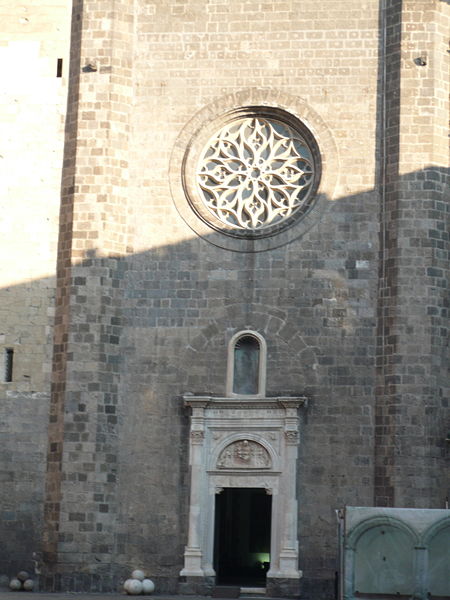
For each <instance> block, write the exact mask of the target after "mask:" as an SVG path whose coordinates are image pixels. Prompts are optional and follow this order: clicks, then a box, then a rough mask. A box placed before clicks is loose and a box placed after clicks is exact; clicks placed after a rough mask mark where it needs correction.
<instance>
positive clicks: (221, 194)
mask: <svg viewBox="0 0 450 600" xmlns="http://www.w3.org/2000/svg"><path fill="white" fill-rule="evenodd" d="M314 178H315V167H314V159H313V155H312V152H311V149H310V147H309V145H308V143H307V142H306V141H305V139H304V137H303V136H302V135H301V134H300V133H299V131H297V130H296V129H294V127H292V126H291V125H290V124H287V123H284V122H282V121H279V120H277V119H274V118H267V117H263V116H252V117H245V118H240V119H236V120H234V121H232V122H230V123H228V124H227V125H225V126H224V127H222V128H221V129H220V130H219V131H217V133H216V134H215V135H214V136H213V137H212V138H210V140H209V142H208V144H207V145H206V147H205V148H204V150H203V152H202V154H201V156H200V160H199V162H198V168H197V187H198V192H199V195H200V198H201V200H202V202H203V205H204V206H205V207H206V208H207V210H208V211H209V212H210V213H211V214H212V215H214V217H216V218H217V219H219V221H221V222H222V223H224V224H226V225H227V226H228V227H231V228H233V229H238V230H239V229H240V230H250V231H252V230H253V231H256V230H262V229H265V228H268V227H272V226H273V225H276V224H278V223H281V222H282V221H285V220H286V219H289V218H290V217H291V216H292V215H294V214H295V213H296V212H299V211H301V210H304V209H305V208H306V207H307V206H308V199H309V196H310V195H311V193H312V189H313V183H314Z"/></svg>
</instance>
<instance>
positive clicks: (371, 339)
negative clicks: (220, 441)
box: [0, 168, 449, 591]
mask: <svg viewBox="0 0 450 600" xmlns="http://www.w3.org/2000/svg"><path fill="white" fill-rule="evenodd" d="M448 177H449V171H448V169H438V168H430V169H426V170H424V171H421V172H415V173H410V174H408V175H406V176H404V177H403V178H401V180H400V187H401V189H402V190H403V192H404V196H405V198H406V199H405V200H403V199H401V200H400V201H399V204H398V206H397V208H396V210H398V211H400V212H399V213H397V214H396V213H395V211H392V213H391V214H390V215H387V218H388V221H389V220H390V222H391V224H392V223H394V222H395V219H396V218H397V216H400V215H401V214H404V217H405V219H406V218H407V221H408V223H406V222H405V221H403V222H402V227H404V231H405V236H404V237H402V233H401V232H399V231H398V228H397V227H395V228H393V229H392V230H391V231H390V232H389V238H388V239H387V238H386V240H385V243H386V247H389V248H390V249H392V248H393V247H395V248H397V251H398V256H399V257H400V258H402V259H403V258H404V259H405V260H406V261H407V262H408V263H409V264H410V265H411V266H412V271H410V273H411V275H410V278H409V279H408V281H407V282H405V281H404V280H403V279H402V277H403V274H402V272H401V271H400V270H399V263H398V262H396V261H395V260H394V258H393V256H394V255H393V254H391V258H389V263H388V264H384V267H383V268H384V269H387V271H388V273H387V275H386V277H390V278H391V281H390V283H391V284H393V282H397V283H398V285H399V286H403V289H404V292H403V296H401V303H402V304H401V305H398V306H397V308H396V309H395V310H394V311H393V312H392V313H391V317H392V319H394V321H395V318H396V315H399V316H400V317H402V315H403V311H404V310H405V309H408V312H409V316H408V318H407V324H406V327H407V328H408V335H411V336H413V337H414V336H416V333H417V335H419V336H421V339H423V341H424V344H423V345H422V349H421V352H422V353H423V357H422V358H423V360H422V367H421V368H422V371H421V372H420V373H416V374H415V377H416V379H415V380H414V381H415V382H416V383H415V385H416V391H415V392H414V393H415V395H416V396H417V400H418V403H419V400H420V406H422V407H423V410H424V411H425V412H424V414H422V416H423V422H422V426H423V427H425V428H426V431H424V432H422V435H421V440H422V441H420V444H422V445H423V447H424V448H425V450H424V452H425V453H426V455H430V454H431V455H432V456H433V457H434V458H433V465H432V467H430V472H429V475H428V476H429V479H430V486H431V487H430V489H432V490H433V492H432V494H433V500H432V502H433V504H434V505H437V504H438V498H443V497H445V494H446V490H445V489H444V483H443V482H444V478H443V477H441V478H439V476H438V472H439V469H440V468H441V467H440V459H441V458H442V457H443V455H444V452H445V450H444V445H443V440H444V439H445V433H446V431H444V428H445V422H444V419H443V418H442V417H443V414H444V410H445V403H444V399H442V398H439V396H438V389H439V386H440V385H442V383H443V378H444V377H445V375H444V370H445V365H446V364H447V362H446V360H445V354H446V352H447V351H448V350H447V348H446V346H445V344H444V339H445V338H444V333H445V332H444V328H445V326H446V322H445V314H446V313H445V311H446V310H447V304H446V302H447V299H446V287H445V282H446V272H445V269H446V268H447V263H446V262H445V257H444V254H445V252H446V249H448V237H447V229H446V226H445V223H446V220H445V219H446V217H445V209H446V206H445V205H444V202H443V200H442V193H443V190H444V187H445V185H446V184H448ZM407 194H411V197H413V198H414V200H409V199H408V195H407ZM402 211H403V212H402ZM378 213H379V205H378V197H377V194H376V193H375V191H372V192H369V193H365V194H358V195H355V196H348V197H343V198H340V199H339V200H337V201H335V202H334V203H333V204H332V206H331V207H330V210H329V211H328V213H326V214H325V215H324V217H323V219H322V221H321V222H320V223H319V224H318V225H317V226H316V227H315V228H313V229H311V230H310V231H309V232H308V233H307V234H305V235H304V236H303V238H301V239H298V240H296V241H294V242H292V243H291V244H288V245H286V246H283V247H281V248H277V249H275V250H271V251H270V252H262V253H256V254H248V253H235V252H226V251H223V250H222V249H219V248H217V247H215V246H212V245H211V244H209V243H208V242H207V241H206V240H204V239H200V238H192V239H190V240H186V241H184V242H182V243H179V244H174V245H167V246H162V247H159V248H155V249H150V250H148V251H146V252H143V253H140V254H133V255H129V256H126V257H97V256H96V254H95V252H92V253H91V254H90V255H89V257H87V258H86V259H85V260H83V261H82V262H81V263H80V264H77V265H74V266H73V267H72V269H71V273H70V277H68V278H67V286H68V287H67V295H68V302H69V304H68V312H67V315H69V316H70V320H69V321H68V322H67V323H65V324H64V326H65V327H66V334H67V343H68V352H67V354H66V356H65V359H66V361H67V364H66V371H65V375H64V377H65V381H64V382H63V383H64V386H65V389H64V394H63V404H59V405H57V406H55V404H54V403H53V404H52V402H51V401H50V396H49V389H48V387H46V388H45V389H43V390H38V391H33V383H32V382H31V384H30V387H29V388H28V389H27V390H26V391H16V390H20V384H21V378H22V377H23V376H24V373H23V372H21V370H20V369H19V365H20V364H21V362H20V355H21V352H22V350H25V347H26V348H27V352H28V353H32V348H33V347H34V348H38V347H39V346H40V345H41V344H42V341H41V340H42V337H41V336H42V328H41V327H40V328H39V330H38V331H36V332H35V333H33V334H32V336H31V338H30V341H29V342H27V343H28V346H26V343H25V342H24V343H22V344H17V345H16V346H15V347H14V350H15V356H16V360H17V363H15V364H16V366H15V368H14V374H13V381H12V382H11V383H9V384H6V383H5V384H2V386H1V387H2V402H1V407H0V423H1V427H2V430H3V436H2V437H3V439H2V446H3V451H2V457H1V466H0V473H1V474H2V477H3V482H2V487H1V492H0V499H1V511H2V512H1V515H2V520H1V531H0V537H1V539H2V545H1V550H0V573H7V574H8V575H11V574H14V573H15V571H17V570H20V569H22V568H25V569H29V570H30V571H33V569H34V566H35V564H34V562H33V553H37V554H36V556H35V558H36V557H37V558H38V559H39V560H40V557H41V556H42V551H43V545H42V540H43V539H44V537H45V536H46V535H47V533H44V530H43V522H45V520H44V517H43V515H44V502H45V491H44V487H43V485H42V475H43V473H44V464H45V459H44V457H45V455H46V453H47V449H48V453H49V454H48V465H50V466H47V470H50V472H51V470H52V468H53V467H52V466H51V465H52V464H53V465H54V468H55V469H57V470H59V469H62V474H63V479H62V480H61V481H60V482H59V483H58V484H57V485H59V486H60V487H59V488H58V489H57V496H56V497H59V499H60V503H59V504H58V506H56V507H53V508H54V510H55V511H56V512H55V513H53V515H52V517H51V518H52V519H55V521H57V522H59V523H60V525H59V538H58V546H57V547H55V552H56V553H57V554H55V555H54V556H53V558H54V559H55V560H56V559H57V560H59V561H60V562H61V561H62V562H63V563H65V566H64V568H66V567H67V570H68V571H69V570H70V569H72V570H75V569H76V568H79V567H75V566H72V567H71V566H70V565H79V564H80V563H83V561H84V564H85V566H84V567H83V568H85V569H86V571H88V572H91V573H96V574H97V575H100V576H104V577H111V578H112V579H115V580H117V579H118V578H119V577H120V576H124V575H127V574H128V571H129V567H130V561H133V560H134V561H136V560H140V561H142V562H145V563H147V562H148V564H149V565H150V567H151V568H153V569H154V572H152V573H151V574H152V576H153V577H154V578H155V579H156V580H157V581H159V582H160V588H159V589H160V590H161V591H163V590H164V589H166V590H172V591H173V589H174V588H173V585H174V583H173V582H174V581H176V580H177V577H178V573H179V570H180V569H181V568H182V555H183V550H184V544H185V542H186V538H187V533H186V526H187V508H188V507H187V498H188V490H187V486H188V463H187V448H188V440H187V435H188V433H187V432H188V417H187V415H186V413H185V412H184V409H183V408H182V402H181V400H180V396H181V395H182V394H183V393H185V392H186V391H190V392H193V393H200V394H211V395H219V396H220V395H224V393H225V382H226V348H227V342H228V340H229V339H230V338H231V336H232V335H233V334H234V333H236V332H237V331H239V330H241V329H252V330H255V331H257V332H259V333H260V334H261V335H262V336H264V338H265V339H266V341H267V347H268V358H267V360H268V362H267V373H268V377H267V394H268V395H289V394H298V393H306V394H307V395H308V396H309V397H310V399H311V402H310V409H309V412H308V414H307V417H306V418H305V423H304V431H303V433H302V435H303V437H302V443H301V448H300V453H301V463H300V464H299V469H300V471H301V477H299V480H300V482H301V483H300V488H299V497H300V499H301V502H300V507H301V508H300V512H301V515H300V526H301V536H300V540H301V541H300V544H301V556H302V560H303V561H304V564H302V565H301V568H302V569H303V571H304V577H305V580H308V578H310V579H311V580H313V579H314V580H330V581H331V579H332V574H333V573H334V570H335V561H336V556H335V550H334V545H333V544H334V542H333V540H334V537H335V536H334V524H333V518H334V517H333V511H334V509H336V508H339V507H341V506H343V505H346V504H355V503H356V502H355V499H356V500H357V501H358V503H360V504H363V505H371V504H372V503H373V493H374V480H373V469H374V464H373V448H374V443H375V440H374V420H373V418H374V411H375V396H376V393H375V386H376V356H377V353H379V346H378V348H377V319H376V315H377V287H378V286H379V278H378V272H379V270H380V269H381V268H382V267H381V265H382V264H383V256H379V254H378V237H377V236H378V231H377V226H376V223H377V219H378ZM175 218H176V217H175ZM409 224H410V225H411V227H409ZM394 231H396V232H397V236H396V235H394ZM54 286H55V282H54V280H51V279H48V280H45V281H36V282H32V283H27V284H26V285H24V286H20V285H19V286H15V287H14V288H7V289H3V290H1V293H2V296H3V297H6V298H8V297H9V295H10V294H12V293H14V297H15V305H16V309H17V307H20V310H22V311H23V325H22V327H23V328H22V330H21V331H20V332H17V334H18V336H19V337H20V336H22V335H23V336H25V333H26V332H30V330H31V329H32V326H31V325H30V323H31V321H30V314H31V313H30V311H31V305H32V302H33V301H34V299H36V298H38V297H39V298H40V299H41V300H40V301H41V309H42V311H43V312H46V310H47V306H44V305H43V304H42V295H41V291H42V289H44V290H52V289H53V288H54ZM405 298H409V300H405ZM425 299H426V300H425ZM392 302H393V303H394V305H395V302H396V300H395V298H392ZM405 302H406V304H404V303H405ZM396 311H398V312H396ZM402 318H403V317H402ZM5 322H7V318H6V319H5ZM405 323H406V322H405ZM59 325H61V324H59ZM378 325H379V323H378ZM381 335H382V334H381ZM440 336H441V337H440ZM431 338H432V339H433V340H434V341H433V344H434V347H432V346H431V345H430V344H431V342H430V340H431ZM21 339H26V337H23V338H21ZM46 343H47V344H50V342H49V341H47V342H46ZM389 343H391V342H389ZM440 344H441V345H440ZM60 351H61V350H60V348H58V347H57V346H55V348H54V352H55V354H57V353H58V352H60ZM432 355H433V359H431V356H432ZM33 368H34V369H36V370H38V369H40V365H38V364H35V365H34V366H33ZM61 383H62V382H61V381H59V382H58V381H57V380H54V382H53V386H54V392H55V390H56V389H57V388H56V387H55V386H58V385H60V384H61ZM389 385H394V383H392V382H389ZM426 390H428V391H426ZM414 393H411V396H414ZM424 398H425V405H424V404H423V401H424ZM411 405H414V402H412V403H411ZM51 406H53V408H50V407H51ZM428 408H430V410H433V411H434V412H433V416H432V417H430V415H429V414H428V413H429V411H428ZM49 414H51V415H52V417H51V419H52V422H53V424H54V423H55V422H56V423H57V424H58V427H59V430H58V431H59V433H58V436H57V438H56V439H55V438H53V437H52V435H53V434H52V433H51V434H50V439H49V440H48V448H47V423H48V418H49ZM417 415H418V413H417ZM417 415H416V416H415V417H414V418H419V417H417ZM419 416H420V415H419ZM408 418H409V417H408V416H407V415H406V414H405V415H404V416H403V415H402V416H401V417H400V422H399V425H398V427H397V429H396V432H395V435H397V436H399V437H402V436H404V437H405V439H406V437H407V434H406V433H405V431H403V430H402V427H408V426H411V424H410V423H409V422H408ZM402 419H404V420H403V421H402ZM408 439H409V440H411V438H408ZM429 439H432V440H433V442H431V445H430V446H426V444H428V443H429V442H428V441H427V440H429ZM441 441H442V443H441ZM417 444H419V442H418V441H417ZM417 444H416V448H417ZM431 446H432V447H431ZM356 448H358V450H357V451H356ZM356 460H357V462H355V461H356ZM417 460H418V461H420V458H419V457H417ZM137 465H138V466H139V467H138V468H137ZM49 481H50V484H51V483H52V482H53V483H54V480H52V479H51V478H50V480H49ZM438 481H441V484H440V486H439V484H436V482H438ZM431 482H432V484H431ZM47 485H49V483H48V484H47ZM80 491H82V498H81V499H80V497H79V495H78V492H80ZM149 504H150V505H151V514H149V511H148V507H149ZM51 510H52V508H51V507H49V505H48V504H47V506H46V511H47V512H46V518H47V519H48V514H49V511H51ZM311 541H312V542H313V543H310V542H311ZM49 556H50V555H48V554H47V555H44V561H45V560H46V558H45V557H47V560H48V559H49ZM93 565H94V566H93ZM99 585H100V584H99Z"/></svg>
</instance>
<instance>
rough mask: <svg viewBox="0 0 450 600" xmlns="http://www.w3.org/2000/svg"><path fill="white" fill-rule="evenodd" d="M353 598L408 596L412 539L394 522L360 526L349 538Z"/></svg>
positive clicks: (377, 521) (411, 588)
mask: <svg viewBox="0 0 450 600" xmlns="http://www.w3.org/2000/svg"><path fill="white" fill-rule="evenodd" d="M350 537H351V539H350V540H349V542H350V543H349V545H351V546H352V547H353V549H354V578H353V579H354V581H353V591H354V593H355V594H400V595H402V594H412V593H413V592H414V582H415V576H414V552H415V546H416V542H417V539H416V537H417V536H416V535H415V534H414V533H413V532H412V530H410V529H409V527H407V526H406V525H405V524H404V523H402V522H400V521H396V520H395V519H392V518H390V519H373V520H369V521H366V522H364V523H362V524H361V525H360V526H359V527H358V531H357V532H356V531H355V532H353V534H352V535H351V536H350Z"/></svg>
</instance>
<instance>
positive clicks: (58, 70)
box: [56, 58, 63, 77]
mask: <svg viewBox="0 0 450 600" xmlns="http://www.w3.org/2000/svg"><path fill="white" fill-rule="evenodd" d="M62 67H63V59H62V58H58V60H57V62H56V77H62Z"/></svg>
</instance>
